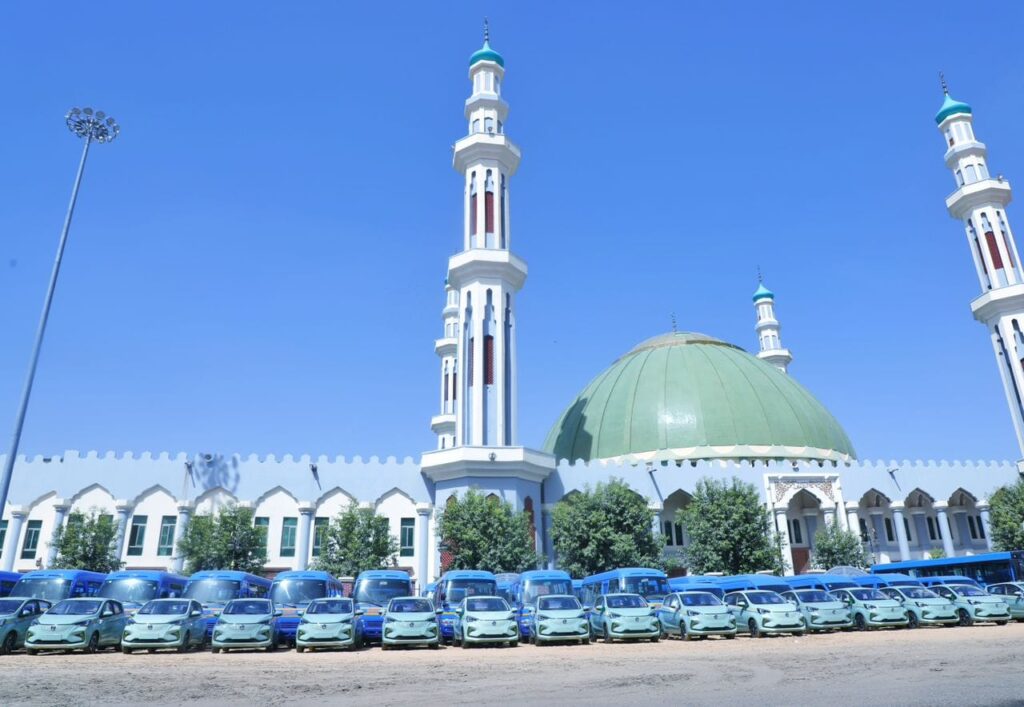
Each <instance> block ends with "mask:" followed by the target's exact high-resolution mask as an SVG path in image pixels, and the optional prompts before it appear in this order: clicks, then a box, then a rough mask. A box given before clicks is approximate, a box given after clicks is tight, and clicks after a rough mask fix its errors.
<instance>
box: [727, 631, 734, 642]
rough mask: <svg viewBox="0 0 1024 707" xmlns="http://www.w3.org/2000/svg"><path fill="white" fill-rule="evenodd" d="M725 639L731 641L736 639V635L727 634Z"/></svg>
mask: <svg viewBox="0 0 1024 707" xmlns="http://www.w3.org/2000/svg"><path fill="white" fill-rule="evenodd" d="M725 637H726V638H727V639H729V640H730V641H731V640H732V639H734V638H736V634H735V633H727V634H725Z"/></svg>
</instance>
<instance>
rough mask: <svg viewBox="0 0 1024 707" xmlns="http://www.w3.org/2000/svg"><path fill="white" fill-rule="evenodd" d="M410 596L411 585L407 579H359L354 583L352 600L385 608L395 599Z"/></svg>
mask: <svg viewBox="0 0 1024 707" xmlns="http://www.w3.org/2000/svg"><path fill="white" fill-rule="evenodd" d="M410 594H412V583H411V582H410V581H409V580H408V579H370V578H364V579H360V580H359V581H358V582H357V583H356V590H355V593H354V594H353V595H352V598H353V599H355V600H356V601H357V602H359V603H360V604H372V605H373V606H387V605H388V602H389V601H391V600H392V599H394V598H395V597H407V596H409V595H410Z"/></svg>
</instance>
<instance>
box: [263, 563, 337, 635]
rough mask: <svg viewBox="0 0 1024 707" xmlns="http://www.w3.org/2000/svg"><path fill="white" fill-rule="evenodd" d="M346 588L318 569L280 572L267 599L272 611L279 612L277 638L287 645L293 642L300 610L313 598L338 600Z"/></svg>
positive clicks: (271, 586) (333, 577) (334, 578)
mask: <svg viewBox="0 0 1024 707" xmlns="http://www.w3.org/2000/svg"><path fill="white" fill-rule="evenodd" d="M344 595H345V588H344V587H343V586H342V584H341V581H340V580H338V579H337V578H336V577H335V576H334V575H332V574H329V573H327V572H322V571H319V570H294V571H289V572H281V573H280V574H278V575H277V576H276V577H274V581H273V583H272V584H271V585H270V600H271V601H273V602H274V608H275V609H280V610H281V612H282V613H281V616H280V618H278V620H277V631H278V635H279V636H280V637H281V639H282V640H284V641H287V642H288V643H291V644H294V643H295V632H296V631H297V630H298V628H299V620H300V619H299V614H298V612H299V610H300V609H305V608H306V605H307V604H309V602H311V601H313V600H314V599H322V598H324V597H340V596H344Z"/></svg>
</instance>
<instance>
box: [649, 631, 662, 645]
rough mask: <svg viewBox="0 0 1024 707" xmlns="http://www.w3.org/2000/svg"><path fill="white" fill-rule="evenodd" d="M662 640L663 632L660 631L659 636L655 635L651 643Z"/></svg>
mask: <svg viewBox="0 0 1024 707" xmlns="http://www.w3.org/2000/svg"><path fill="white" fill-rule="evenodd" d="M660 640H661V634H660V633H659V634H658V635H657V636H655V637H654V638H652V639H651V643H657V642H658V641H660Z"/></svg>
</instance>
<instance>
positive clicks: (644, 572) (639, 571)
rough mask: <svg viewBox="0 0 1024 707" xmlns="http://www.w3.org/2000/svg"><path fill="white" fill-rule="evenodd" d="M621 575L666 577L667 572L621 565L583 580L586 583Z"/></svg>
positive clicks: (615, 577)
mask: <svg viewBox="0 0 1024 707" xmlns="http://www.w3.org/2000/svg"><path fill="white" fill-rule="evenodd" d="M619 577H661V578H663V579H664V578H665V573H664V572H662V571H661V570H656V569H652V568H650V567H620V568H619V569H614V570H608V571H607V572H599V573H598V574H592V575H590V576H589V577H587V578H586V579H584V580H583V581H584V582H586V583H590V582H603V581H605V580H606V579H618V578H619Z"/></svg>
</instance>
